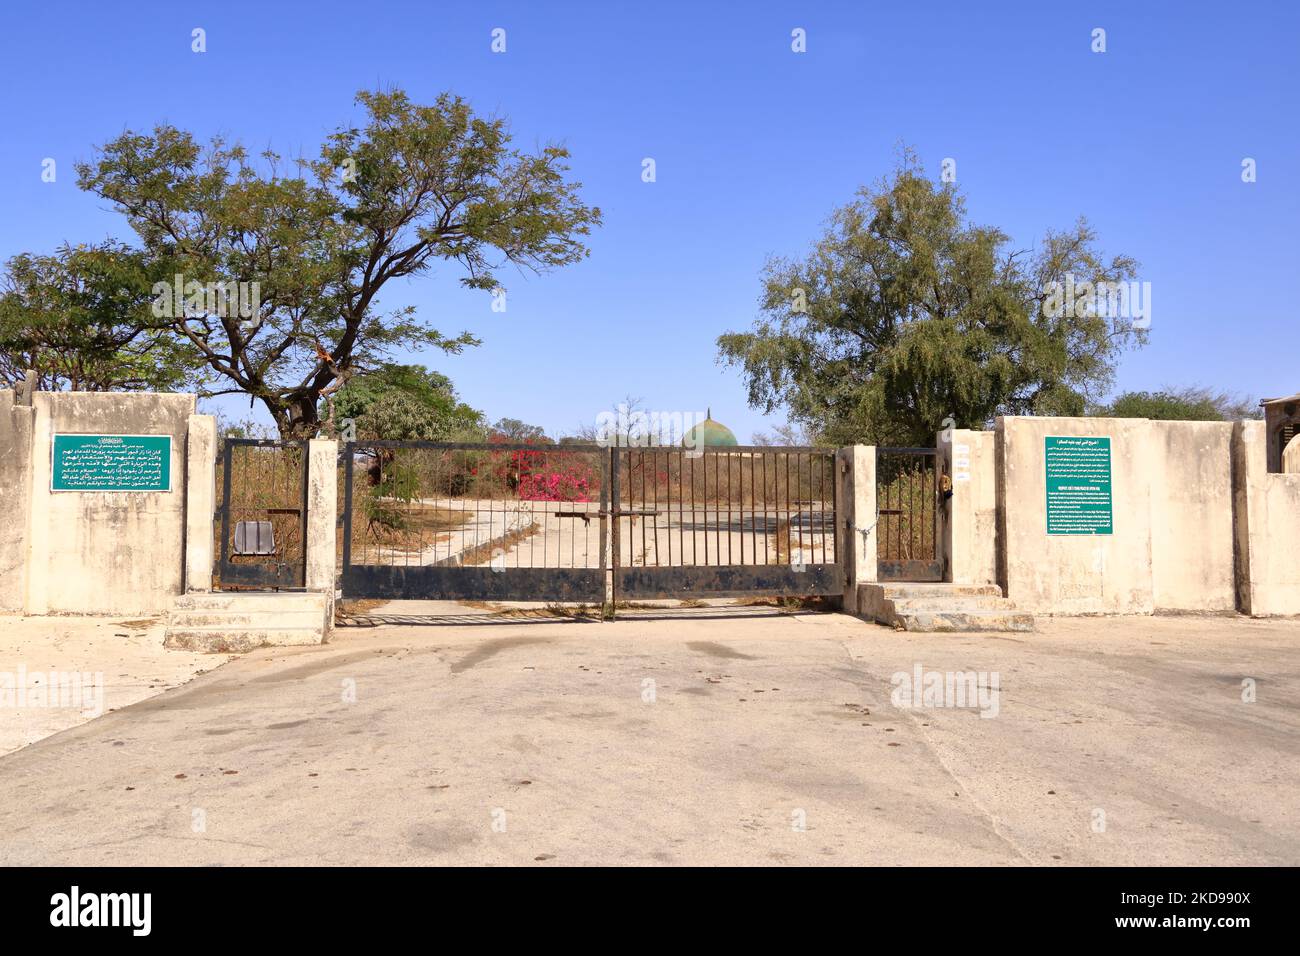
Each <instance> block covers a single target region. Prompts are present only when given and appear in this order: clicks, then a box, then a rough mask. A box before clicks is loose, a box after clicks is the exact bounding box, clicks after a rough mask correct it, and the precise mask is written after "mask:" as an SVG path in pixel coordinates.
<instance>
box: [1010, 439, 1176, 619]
mask: <svg viewBox="0 0 1300 956" xmlns="http://www.w3.org/2000/svg"><path fill="white" fill-rule="evenodd" d="M1149 425H1150V423H1149V422H1148V421H1146V420H1145V419H1130V418H1104V419H1103V418H1020V417H1007V418H999V419H998V420H997V433H998V438H997V441H998V442H999V445H1000V452H999V455H998V463H997V468H998V477H997V485H998V487H999V488H1000V493H1001V494H1002V496H1003V498H1002V507H1000V508H999V510H998V513H999V523H1000V524H1001V528H1000V534H999V539H1000V540H1001V541H1002V542H1003V549H1004V551H1003V555H1004V557H1003V560H1002V561H1001V562H1000V563H1001V564H1003V565H1004V566H1003V567H1001V568H1000V569H999V574H1000V577H1001V578H1002V579H1001V580H1000V581H999V582H998V583H1000V584H1001V585H1002V587H1003V589H1004V591H1005V593H1006V596H1007V597H1008V598H1010V599H1011V600H1012V601H1014V602H1015V604H1016V606H1017V607H1019V608H1020V609H1022V610H1026V611H1030V612H1033V613H1038V614H1150V613H1152V611H1154V609H1155V604H1154V600H1153V594H1152V573H1151V482H1150V477H1149V476H1150V474H1151V454H1150V452H1151V446H1150V429H1149V427H1148V426H1149ZM1049 435H1051V436H1081V437H1106V436H1108V437H1109V438H1110V439H1111V485H1112V487H1111V507H1112V509H1113V515H1114V525H1113V528H1112V533H1111V534H1105V535H1102V534H1098V535H1049V534H1048V533H1047V509H1046V500H1047V479H1046V474H1045V464H1044V463H1045V452H1044V439H1046V438H1047V437H1048V436H1049Z"/></svg>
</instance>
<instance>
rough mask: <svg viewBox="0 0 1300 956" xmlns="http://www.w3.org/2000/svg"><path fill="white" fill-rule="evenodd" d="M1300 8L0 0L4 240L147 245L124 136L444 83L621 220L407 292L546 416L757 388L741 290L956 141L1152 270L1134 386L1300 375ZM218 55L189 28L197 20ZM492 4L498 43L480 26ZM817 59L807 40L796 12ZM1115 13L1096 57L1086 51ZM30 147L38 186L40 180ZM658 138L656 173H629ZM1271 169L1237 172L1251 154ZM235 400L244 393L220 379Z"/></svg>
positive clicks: (736, 405) (274, 132)
mask: <svg viewBox="0 0 1300 956" xmlns="http://www.w3.org/2000/svg"><path fill="white" fill-rule="evenodd" d="M1297 10H1300V5H1297V4H1294V3H1270V2H1263V3H1256V4H1239V3H1236V4H1228V3H1222V4H1208V3H1142V4H1135V3H1131V2H1130V3H1098V2H1088V3H1055V2H1054V3H1023V4H1021V3H978V4H974V3H968V2H966V3H959V2H954V3H925V4H916V3H891V4H885V3H875V2H872V3H862V2H859V3H843V4H841V3H792V2H784V3H748V4H739V3H737V4H716V5H707V6H706V5H704V4H699V3H682V4H676V3H671V2H656V3H653V4H621V3H589V4H588V3H544V2H540V0H531V2H526V3H482V4H464V3H434V2H425V3H394V2H388V0H385V2H383V3H374V4H359V3H355V2H347V3H331V2H314V3H267V2H262V3H241V2H221V3H186V4H177V3H134V4H129V5H128V4H120V5H119V4H107V3H102V2H100V3H85V4H70V3H60V2H53V0H51V2H45V3H40V4H33V3H24V4H6V5H5V6H4V8H3V11H2V12H0V80H2V82H0V102H3V117H4V121H5V122H4V134H3V136H0V211H2V212H0V256H3V257H6V258H7V257H8V256H10V255H12V254H14V253H16V252H19V251H23V250H31V251H49V250H51V249H53V248H54V247H55V246H57V245H58V244H60V243H61V242H63V241H64V240H70V241H92V240H98V239H103V238H105V237H108V236H116V237H120V238H131V234H130V231H129V229H128V228H127V227H126V225H125V223H124V222H123V221H122V220H121V219H120V218H119V217H118V216H117V215H116V214H115V213H113V212H111V211H110V210H107V209H105V208H103V206H102V203H101V202H100V201H99V200H97V199H96V198H94V197H92V196H90V195H88V194H86V193H82V192H81V191H79V190H78V189H77V187H76V176H75V172H74V170H73V164H74V162H75V161H77V160H79V159H86V158H89V157H90V156H91V155H92V150H93V147H94V146H95V145H97V144H100V143H102V142H104V141H106V140H107V139H109V138H111V137H113V136H115V135H117V134H119V133H120V132H122V131H123V130H124V129H127V128H132V129H147V128H150V127H152V125H153V124H155V123H158V122H162V121H166V122H170V123H173V124H176V125H178V126H182V127H185V128H188V129H190V130H192V131H194V132H195V133H196V134H197V135H198V136H200V137H201V138H207V137H209V136H211V135H212V134H214V133H219V132H220V133H225V134H227V135H229V136H232V137H235V138H238V139H240V140H242V141H243V142H244V143H245V144H246V145H248V146H250V147H255V148H260V147H263V146H266V145H270V146H273V147H274V148H276V149H277V150H278V151H279V152H281V153H282V154H286V155H292V154H294V153H296V152H298V151H305V152H308V153H310V154H312V155H314V154H315V152H316V150H317V147H318V145H319V143H320V141H321V138H322V136H323V135H324V134H325V133H326V132H328V131H329V130H331V129H333V128H334V127H335V126H337V125H339V124H341V123H344V122H347V121H350V120H352V119H353V118H355V117H356V116H357V115H358V111H357V108H356V107H355V106H354V105H353V102H352V100H353V95H354V94H355V92H356V91H357V90H358V89H361V88H375V87H377V86H400V87H403V88H404V89H406V91H407V92H408V93H409V94H411V95H412V96H413V97H414V98H417V99H432V98H433V97H434V96H435V95H436V94H437V93H438V92H440V91H442V90H448V89H449V90H453V91H455V92H457V93H459V94H461V95H463V96H465V97H467V98H468V99H469V100H470V101H471V102H472V103H473V104H474V106H475V107H476V108H477V109H479V110H480V111H483V112H488V113H495V114H498V115H502V116H506V117H509V119H510V122H511V127H512V130H513V132H514V135H515V138H516V142H517V144H518V145H521V146H529V147H531V146H534V145H539V144H544V143H546V142H549V141H561V142H563V143H564V144H566V145H567V146H568V147H569V148H570V150H571V151H572V153H573V168H574V175H575V176H576V177H577V178H578V179H580V180H581V181H582V182H583V183H584V184H585V191H584V192H585V197H586V198H587V200H588V201H589V202H591V203H594V204H596V205H599V206H600V207H601V208H602V210H603V211H604V214H605V225H604V227H603V228H602V229H600V230H599V231H598V233H597V234H596V235H595V236H594V237H593V239H592V242H591V248H592V254H591V257H590V258H589V259H588V260H586V261H585V262H583V263H582V264H580V265H577V266H573V267H570V268H567V269H565V270H562V271H560V272H556V273H552V274H548V275H544V276H541V277H532V276H522V275H510V274H507V275H506V280H507V281H506V285H507V287H508V289H509V298H508V310H507V312H506V313H504V314H501V313H496V312H493V311H492V310H491V309H490V307H489V306H490V299H489V297H488V296H487V295H486V294H483V293H477V294H470V293H466V292H463V291H461V290H459V289H458V288H457V284H456V281H455V280H456V278H457V274H456V273H455V272H454V271H453V269H452V268H451V267H447V268H444V269H440V270H439V271H438V272H436V273H435V274H434V275H433V276H432V277H428V278H422V279H420V280H419V281H418V282H416V283H413V284H409V285H405V286H403V287H401V288H395V289H393V290H392V291H391V292H389V293H387V295H386V298H385V300H384V302H385V304H386V305H388V306H392V307H395V306H398V305H402V304H407V303H410V304H414V305H416V306H418V307H419V308H420V309H421V310H423V311H424V314H426V315H428V316H430V317H432V318H433V319H434V320H435V321H436V323H437V324H438V325H439V327H441V328H443V329H444V330H445V331H448V332H458V331H460V330H462V329H469V330H471V331H473V332H474V333H476V334H477V335H479V336H480V337H481V338H482V339H483V340H484V344H483V345H482V347H480V348H477V349H472V350H469V351H467V352H466V353H465V354H463V355H461V356H456V357H446V356H443V355H441V354H435V355H430V356H427V357H428V359H429V363H430V364H431V365H433V366H434V367H436V368H438V369H440V370H442V371H444V372H446V373H447V374H449V375H450V376H451V377H452V378H453V380H454V381H455V382H456V384H457V386H458V388H459V389H460V391H461V394H462V396H463V397H464V399H465V400H466V401H468V402H470V403H471V404H473V405H474V406H476V407H478V408H482V409H483V410H484V411H486V412H487V414H488V415H489V416H490V417H491V418H493V419H495V418H498V417H502V416H512V417H517V418H522V419H524V420H526V421H529V422H533V423H536V424H540V425H543V426H545V427H546V428H547V429H548V430H550V431H553V432H556V431H564V430H571V429H573V428H574V427H575V426H577V425H578V424H580V423H582V422H590V421H592V420H593V419H594V418H595V416H596V415H597V414H598V413H599V412H600V411H601V410H603V409H606V408H608V407H609V406H610V405H611V404H612V403H614V402H616V401H618V400H619V399H621V398H622V397H623V396H625V395H633V396H638V397H641V398H642V399H644V401H645V404H646V407H647V408H650V409H660V410H665V411H671V410H679V411H691V410H696V409H703V408H704V407H705V406H712V409H713V414H714V417H715V418H717V419H719V420H721V421H724V422H726V423H727V424H729V425H731V426H732V427H733V428H734V430H735V431H736V433H737V434H738V435H739V436H740V437H741V438H742V440H745V439H748V438H749V436H750V435H751V434H752V433H753V432H754V431H755V430H759V429H763V428H766V427H767V425H768V423H767V422H765V420H764V419H763V418H762V416H760V415H759V414H758V413H757V412H755V411H753V410H750V409H748V408H747V407H746V405H745V393H744V389H743V385H742V382H741V379H740V376H739V375H738V374H737V373H736V372H735V371H734V370H730V369H725V368H722V367H720V366H718V365H717V364H716V361H715V356H716V350H715V347H714V339H715V338H716V336H717V335H718V334H719V333H720V332H723V331H726V330H732V329H741V328H745V327H747V326H748V325H749V324H750V323H751V322H752V320H753V318H754V316H755V314H756V303H757V299H758V294H759V272H760V269H761V267H762V264H763V262H764V260H765V259H766V258H767V257H768V256H769V255H771V254H781V255H791V254H799V253H801V252H803V251H804V250H805V249H806V248H807V247H808V245H809V244H810V243H811V242H812V241H813V240H814V239H815V238H816V237H817V235H818V234H819V232H820V230H821V227H822V225H823V223H824V221H825V219H826V217H827V216H828V215H829V213H830V212H831V211H832V209H834V208H835V207H836V206H837V205H840V204H842V203H844V202H846V201H848V200H849V199H850V198H851V197H852V196H853V193H854V191H855V190H856V189H857V188H858V187H859V186H860V185H862V184H866V183H872V182H874V181H876V180H877V179H878V178H879V177H881V176H882V175H884V174H886V173H887V172H888V171H889V170H890V169H891V168H892V167H893V165H894V163H895V159H896V147H897V145H898V144H899V143H900V142H903V143H907V144H909V145H911V146H912V147H914V148H915V149H916V150H917V152H918V154H919V155H920V157H921V159H922V161H923V162H924V163H925V164H926V166H927V167H928V168H929V169H930V170H931V171H934V172H937V170H938V167H939V163H940V162H941V160H942V159H943V158H944V157H952V158H954V159H955V160H956V161H957V177H958V182H959V184H960V186H961V187H962V189H963V190H964V191H965V193H966V195H967V198H968V209H969V211H970V213H971V216H972V218H973V219H974V220H975V221H976V222H980V223H985V224H991V225H997V226H1000V227H1001V228H1003V229H1004V230H1005V231H1007V232H1008V233H1010V234H1011V235H1012V236H1013V237H1014V238H1015V240H1016V242H1017V244H1019V245H1021V246H1025V247H1028V246H1031V245H1032V244H1033V243H1034V242H1035V241H1037V240H1038V239H1039V238H1040V237H1041V236H1042V234H1043V232H1044V231H1045V230H1046V229H1048V228H1063V227H1066V226H1068V225H1069V224H1071V223H1072V222H1073V221H1074V220H1075V218H1076V217H1077V216H1079V215H1081V214H1083V215H1087V216H1088V218H1089V219H1090V220H1091V222H1092V223H1093V225H1094V226H1095V227H1096V228H1097V230H1098V232H1099V233H1100V237H1101V242H1102V245H1103V247H1104V249H1105V250H1106V251H1107V252H1111V253H1113V252H1123V253H1127V254H1129V255H1132V256H1134V257H1136V258H1137V259H1138V260H1139V261H1140V263H1141V270H1140V276H1139V278H1140V279H1142V280H1145V281H1149V282H1150V283H1151V288H1152V334H1151V341H1150V344H1149V345H1148V346H1147V347H1146V348H1145V349H1144V350H1141V351H1138V352H1133V353H1129V354H1127V355H1126V356H1125V357H1124V358H1123V360H1122V362H1121V365H1120V369H1119V377H1118V385H1119V387H1120V388H1135V389H1137V388H1147V389H1149V388H1156V387H1159V386H1161V385H1163V384H1166V383H1168V384H1175V385H1178V384H1193V383H1197V384H1205V385H1211V386H1215V387H1218V388H1223V389H1227V390H1230V391H1235V392H1243V393H1248V394H1251V395H1254V396H1261V395H1280V394H1290V393H1292V392H1294V391H1296V390H1298V389H1300V370H1298V368H1297V364H1296V354H1297V353H1296V349H1295V345H1296V341H1297V331H1300V321H1298V320H1297V314H1296V309H1295V306H1294V303H1293V301H1292V299H1291V297H1290V291H1291V288H1292V285H1293V277H1294V276H1295V274H1296V271H1297V260H1298V258H1300V257H1298V255H1297V253H1300V239H1298V238H1297V237H1298V235H1300V232H1298V231H1297V229H1296V223H1297V221H1298V220H1300V215H1298V214H1300V132H1298V131H1297V124H1296V118H1297V115H1300V110H1298V109H1297V105H1298V104H1297V92H1298V88H1300V44H1298V42H1297V39H1298V36H1300V13H1297ZM195 27H202V28H203V29H204V30H206V33H207V52H206V53H203V54H195V53H193V52H191V49H190V44H191V30H192V29H193V28H195ZM497 27H500V28H503V29H505V30H506V40H507V51H506V53H504V54H494V53H492V52H491V49H490V43H491V31H492V30H493V29H494V28H497ZM796 27H799V28H803V29H804V30H806V32H807V52H806V53H803V54H796V53H793V52H792V51H791V48H790V45H791V30H793V29H794V28H796ZM1096 27H1101V28H1104V29H1105V30H1106V45H1107V50H1106V52H1105V53H1102V54H1096V53H1093V52H1092V51H1091V49H1090V46H1091V32H1092V30H1093V29H1094V28H1096ZM46 157H52V158H54V159H55V160H56V162H57V164H58V165H57V179H56V181H55V182H54V183H45V182H42V181H41V163H42V160H43V159H44V158H46ZM645 157H652V158H654V160H655V162H656V166H657V181H656V182H654V183H644V182H642V180H641V161H642V159H643V158H645ZM1245 157H1251V158H1253V159H1255V160H1256V163H1257V170H1258V181H1257V182H1255V183H1252V184H1245V183H1243V182H1242V181H1241V163H1242V160H1243V158H1245ZM227 409H228V410H229V405H227Z"/></svg>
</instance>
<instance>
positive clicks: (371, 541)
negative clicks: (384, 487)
mask: <svg viewBox="0 0 1300 956" xmlns="http://www.w3.org/2000/svg"><path fill="white" fill-rule="evenodd" d="M363 515H364V509H361V508H358V509H357V511H356V513H354V514H353V516H352V550H353V552H362V551H364V550H374V549H377V548H383V549H384V550H386V551H397V552H405V553H408V554H419V553H422V552H424V551H427V550H428V549H429V548H431V547H433V546H434V545H435V544H437V543H439V542H440V541H446V540H448V538H447V537H446V533H447V532H451V531H454V530H456V529H457V528H459V527H461V526H462V525H463V524H465V522H466V521H468V520H469V514H468V513H466V512H462V511H456V510H453V509H450V508H439V507H436V506H435V505H426V504H421V503H419V502H413V503H411V504H410V505H409V506H406V507H403V508H402V510H401V515H402V527H400V528H389V527H386V526H384V525H382V524H379V523H377V522H367V521H366V520H365V518H364V517H363Z"/></svg>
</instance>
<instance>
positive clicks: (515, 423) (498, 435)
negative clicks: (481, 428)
mask: <svg viewBox="0 0 1300 956" xmlns="http://www.w3.org/2000/svg"><path fill="white" fill-rule="evenodd" d="M489 438H490V439H491V440H492V441H498V442H513V443H515V444H525V443H529V442H531V443H535V444H549V443H550V441H551V440H550V438H548V437H547V436H546V429H544V428H542V426H541V425H529V424H528V423H527V422H521V421H520V420H519V419H517V418H501V419H498V420H497V422H496V424H495V425H493V426H492V431H491V433H490V434H489Z"/></svg>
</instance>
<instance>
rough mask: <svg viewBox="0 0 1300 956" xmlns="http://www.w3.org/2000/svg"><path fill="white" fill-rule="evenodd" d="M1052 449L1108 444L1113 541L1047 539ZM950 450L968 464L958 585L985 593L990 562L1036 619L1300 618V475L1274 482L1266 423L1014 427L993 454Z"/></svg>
mask: <svg viewBox="0 0 1300 956" xmlns="http://www.w3.org/2000/svg"><path fill="white" fill-rule="evenodd" d="M1048 436H1087V437H1109V438H1110V439H1111V484H1112V487H1111V496H1112V500H1111V504H1112V508H1113V514H1114V526H1113V529H1112V533H1111V534H1108V535H1106V534H1097V535H1049V534H1047V527H1046V491H1047V489H1046V472H1045V450H1044V439H1046V438H1047V437H1048ZM953 444H954V448H956V447H958V446H959V445H969V447H970V451H971V454H970V460H971V465H970V473H971V477H970V479H969V480H962V479H959V478H958V479H956V480H954V495H953V500H952V502H951V503H950V509H951V514H950V519H949V525H950V531H949V540H948V542H947V548H948V552H949V554H950V557H951V561H952V576H951V578H950V580H953V581H954V582H957V583H983V581H982V577H981V576H983V575H987V574H988V573H989V567H990V561H991V562H992V565H993V567H994V568H995V569H996V570H995V572H994V573H995V576H996V581H997V583H999V584H1000V585H1002V587H1003V589H1004V591H1005V593H1006V595H1007V597H1008V598H1010V599H1011V600H1012V601H1014V602H1015V603H1016V605H1017V606H1019V607H1020V608H1023V609H1024V610H1027V611H1031V612H1033V613H1038V614H1150V613H1154V612H1161V611H1171V612H1200V613H1228V612H1232V611H1234V610H1242V611H1244V612H1246V613H1254V614H1296V613H1300V548H1298V547H1297V546H1296V545H1295V542H1296V541H1297V540H1300V476H1291V475H1277V474H1269V473H1268V471H1267V468H1268V455H1267V451H1268V450H1267V433H1266V431H1265V428H1264V423H1262V422H1243V423H1238V424H1236V425H1234V424H1233V423H1230V422H1181V421H1179V422H1161V421H1147V420H1145V419H1107V418H1021V417H1008V418H1001V419H999V420H998V422H997V429H996V432H995V433H994V434H993V440H992V442H990V441H989V439H988V437H987V433H980V432H968V433H962V432H957V433H955V435H954V438H953ZM953 460H954V461H956V460H958V456H957V455H956V454H955V452H954V454H953ZM990 468H992V469H993V472H994V474H993V480H992V482H991V484H992V492H991V496H990V493H989V491H988V487H989V477H988V472H989V469H990ZM966 484H969V485H971V488H970V490H969V491H968V492H967V493H966V494H965V495H963V494H962V487H963V486H964V485H966ZM990 506H991V507H992V508H993V510H994V512H995V514H996V519H995V522H994V523H995V526H996V529H997V530H996V532H995V533H994V534H990V533H989V531H988V528H987V523H986V516H987V513H988V511H989V508H990ZM1261 529H1262V530H1261Z"/></svg>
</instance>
